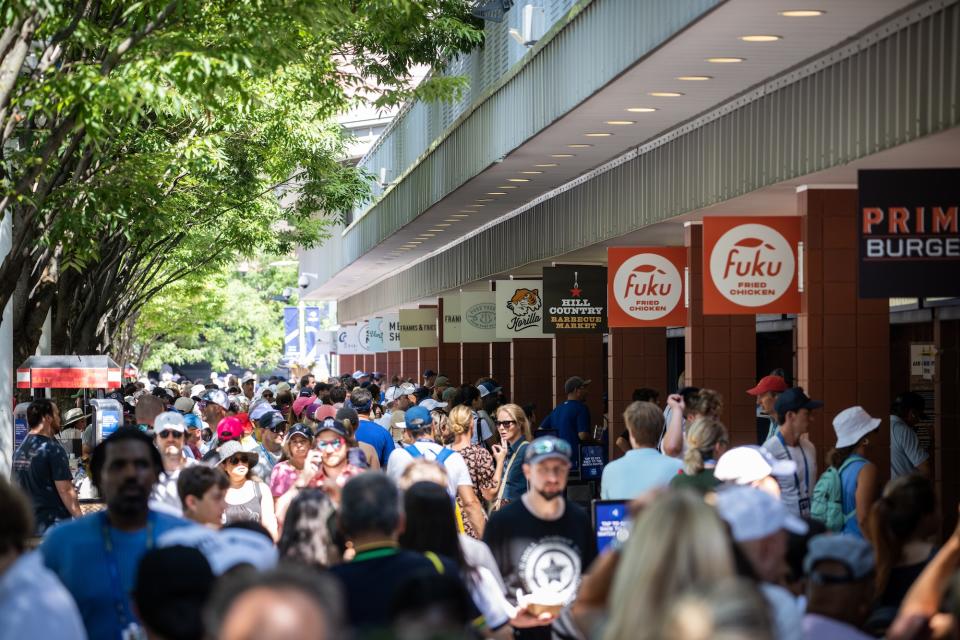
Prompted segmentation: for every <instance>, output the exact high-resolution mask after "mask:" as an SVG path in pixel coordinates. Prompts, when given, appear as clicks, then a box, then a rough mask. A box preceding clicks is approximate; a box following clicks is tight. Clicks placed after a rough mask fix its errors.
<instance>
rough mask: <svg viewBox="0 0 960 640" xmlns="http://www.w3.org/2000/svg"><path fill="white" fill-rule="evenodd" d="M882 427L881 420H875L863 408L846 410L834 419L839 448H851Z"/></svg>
mask: <svg viewBox="0 0 960 640" xmlns="http://www.w3.org/2000/svg"><path fill="white" fill-rule="evenodd" d="M879 426H880V418H874V417H872V416H871V415H870V414H869V413H867V412H866V411H864V409H863V407H859V406H858V407H850V408H849V409H844V410H843V411H841V412H840V413H838V414H837V417H835V418H834V419H833V430H834V431H835V432H836V434H837V448H838V449H840V448H843V447H849V446H851V445H855V444H857V443H858V442H860V439H861V438H863V436H865V435H867V434H868V433H870V432H871V431H873V430H875V429H876V428H877V427H879Z"/></svg>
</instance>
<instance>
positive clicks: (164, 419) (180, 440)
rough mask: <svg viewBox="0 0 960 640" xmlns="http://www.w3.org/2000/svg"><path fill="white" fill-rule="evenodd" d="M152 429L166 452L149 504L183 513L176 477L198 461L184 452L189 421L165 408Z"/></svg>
mask: <svg viewBox="0 0 960 640" xmlns="http://www.w3.org/2000/svg"><path fill="white" fill-rule="evenodd" d="M153 429H154V437H155V438H156V443H157V449H159V450H160V453H161V454H162V456H163V471H161V472H160V479H159V480H158V481H157V484H156V485H155V486H154V487H153V493H152V494H151V495H150V508H151V509H156V510H157V511H163V512H164V513H169V514H170V515H172V516H178V517H180V516H183V505H181V504H180V494H179V493H177V478H179V477H180V470H181V469H186V468H187V467H189V466H192V465H195V464H197V461H196V460H192V459H190V458H187V457H186V456H185V455H184V453H183V450H184V441H185V439H186V435H187V428H186V421H185V420H184V419H183V416H182V415H180V414H179V413H177V412H176V411H165V412H164V413H161V414H160V415H159V416H157V418H156V420H155V421H154V427H153Z"/></svg>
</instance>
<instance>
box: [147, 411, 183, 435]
mask: <svg viewBox="0 0 960 640" xmlns="http://www.w3.org/2000/svg"><path fill="white" fill-rule="evenodd" d="M167 430H170V431H178V432H180V433H183V432H184V431H186V430H187V423H186V422H184V420H183V416H182V415H181V414H180V413H178V412H176V411H164V412H163V413H161V414H160V415H158V416H157V417H156V418H154V420H153V431H154V433H160V432H161V431H167Z"/></svg>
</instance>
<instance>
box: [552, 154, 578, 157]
mask: <svg viewBox="0 0 960 640" xmlns="http://www.w3.org/2000/svg"><path fill="white" fill-rule="evenodd" d="M550 157H551V158H576V157H577V156H576V154H573V153H551V154H550Z"/></svg>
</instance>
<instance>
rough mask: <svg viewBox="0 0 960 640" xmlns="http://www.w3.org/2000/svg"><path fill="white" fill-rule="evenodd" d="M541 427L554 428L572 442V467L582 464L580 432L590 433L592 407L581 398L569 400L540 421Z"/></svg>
mask: <svg viewBox="0 0 960 640" xmlns="http://www.w3.org/2000/svg"><path fill="white" fill-rule="evenodd" d="M540 428H541V429H554V430H556V432H557V436H558V437H560V438H563V439H564V440H566V441H567V442H569V443H570V448H571V449H572V450H573V460H571V461H570V462H571V464H572V467H573V468H574V469H576V468H577V467H579V466H580V434H581V433H590V409H588V408H587V405H585V404H584V403H582V402H580V401H579V400H567V401H566V402H564V403H563V404H561V405H559V406H557V408H556V409H554V410H553V411H551V412H550V414H549V415H548V416H547V417H546V418H544V419H543V422H541V423H540Z"/></svg>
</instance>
